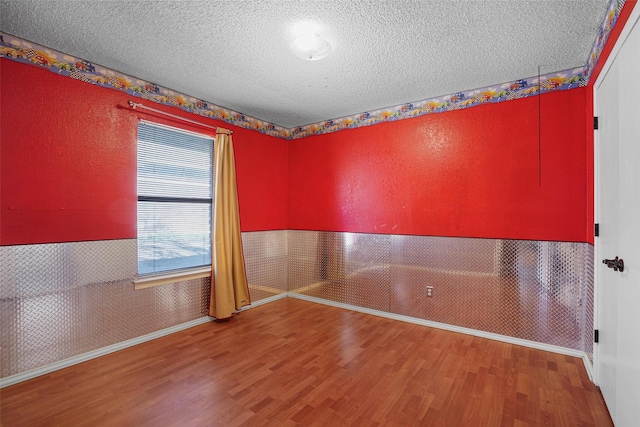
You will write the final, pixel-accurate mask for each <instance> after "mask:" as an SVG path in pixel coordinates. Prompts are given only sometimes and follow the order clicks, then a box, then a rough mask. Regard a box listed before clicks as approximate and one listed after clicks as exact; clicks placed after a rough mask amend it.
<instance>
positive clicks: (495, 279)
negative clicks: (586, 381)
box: [289, 231, 593, 355]
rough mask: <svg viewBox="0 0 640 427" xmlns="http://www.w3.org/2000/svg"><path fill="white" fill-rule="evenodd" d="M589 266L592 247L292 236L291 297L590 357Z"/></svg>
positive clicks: (378, 236) (355, 235) (337, 235)
mask: <svg viewBox="0 0 640 427" xmlns="http://www.w3.org/2000/svg"><path fill="white" fill-rule="evenodd" d="M592 264H593V247H592V246H591V245H589V244H587V243H565V242H547V241H524V240H500V239H471V238H451V237H424V236H399V235H381V234H360V233H331V232H315V231H289V292H292V293H299V294H304V295H309V296H313V297H317V298H322V299H326V300H330V301H336V302H340V303H345V304H352V305H356V306H360V307H367V308H371V309H375V310H380V311H384V312H389V313H395V314H401V315H406V316H411V317H416V318H420V319H426V320H431V321H436V322H441V323H446V324H450V325H456V326H462V327H466V328H471V329H476V330H480V331H486V332H492V333H497V334H501V335H507V336H512V337H516V338H522V339H526V340H531V341H537V342H541V343H546V344H553V345H557V346H561V347H566V348H571V349H575V350H582V351H585V352H586V353H587V354H589V355H590V354H591V353H592V333H593V327H592V321H593V275H592ZM427 286H432V287H433V294H432V295H433V296H432V297H427V295H426V287H427Z"/></svg>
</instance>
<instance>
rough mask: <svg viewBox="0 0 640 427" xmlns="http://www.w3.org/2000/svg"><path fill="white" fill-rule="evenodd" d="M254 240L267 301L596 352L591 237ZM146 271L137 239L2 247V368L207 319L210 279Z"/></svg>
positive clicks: (252, 254) (36, 363)
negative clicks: (296, 299) (299, 299)
mask: <svg viewBox="0 0 640 427" xmlns="http://www.w3.org/2000/svg"><path fill="white" fill-rule="evenodd" d="M243 246H244V251H245V261H246V266H247V275H248V279H249V289H250V292H251V297H252V301H253V302H256V301H259V300H261V299H264V298H268V297H271V296H275V295H279V294H284V293H286V292H287V291H289V292H293V293H299V294H304V295H310V296H314V297H317V298H323V299H327V300H331V301H336V302H341V303H346V304H352V305H355V306H361V307H368V308H372V309H375V310H380V311H384V312H389V313H396V314H401V315H406V316H411V317H416V318H420V319H427V320H432V321H437V322H442V323H447V324H451V325H457V326H462V327H467V328H472V329H477V330H482V331H487V332H493V333H498V334H503V335H508V336H513V337H516V338H523V339H527V340H533V341H538V342H542V343H547V344H553V345H558V346H561V347H567V348H572V349H576V350H582V351H585V352H586V353H587V354H588V355H591V353H592V350H593V348H592V342H591V341H592V340H591V338H592V331H593V325H592V321H593V275H592V264H593V248H592V246H591V245H589V244H586V243H563V242H544V241H516V240H498V239H470V238H449V237H424V236H401V235H384V234H361V233H332V232H315V231H295V230H289V231H287V230H276V231H264V232H245V233H243ZM135 275H136V241H135V239H124V240H108V241H94V242H75V243H62V244H42V245H20V246H3V247H0V323H1V324H2V329H1V332H0V344H1V350H0V352H1V353H0V357H1V360H2V370H1V376H2V377H7V376H10V375H14V374H17V373H20V372H24V371H26V370H29V369H34V368H37V367H40V366H44V365H47V364H51V363H54V362H57V361H60V360H63V359H66V358H69V357H72V356H76V355H79V354H82V353H85V352H88V351H91V350H95V349H98V348H101V347H105V346H108V345H111V344H116V343H119V342H122V341H125V340H128V339H131V338H135V337H138V336H141V335H144V334H148V333H151V332H154V331H157V330H160V329H164V328H168V327H171V326H175V325H178V324H181V323H184V322H187V321H190V320H194V319H197V318H201V317H203V316H206V313H207V304H208V298H209V279H198V280H191V281H186V282H179V283H175V284H169V285H163V286H157V287H153V288H148V289H143V290H139V291H135V290H134V289H133V284H132V280H133V278H134V277H135ZM426 286H433V296H432V297H427V296H426Z"/></svg>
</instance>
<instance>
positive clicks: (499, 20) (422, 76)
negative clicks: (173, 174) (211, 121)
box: [0, 0, 609, 128]
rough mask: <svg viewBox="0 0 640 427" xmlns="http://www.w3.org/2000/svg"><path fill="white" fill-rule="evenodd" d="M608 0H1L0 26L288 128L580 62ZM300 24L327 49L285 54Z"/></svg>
mask: <svg viewBox="0 0 640 427" xmlns="http://www.w3.org/2000/svg"><path fill="white" fill-rule="evenodd" d="M608 4H609V1H608V0H574V1H564V0H555V1H533V0H510V1H509V0H502V1H494V0H484V1H453V0H451V1H409V0H406V1H402V0H395V1H382V0H379V1H364V0H331V1H291V0H262V1H243V0H236V1H233V0H228V1H211V0H210V1H135V0H111V1H98V0H94V1H81V0H76V1H69V0H64V1H56V0H44V1H42V0H37V1H28V0H21V1H6V0H0V8H1V9H0V30H2V31H4V32H6V33H8V34H12V35H14V36H17V37H20V38H23V39H26V40H29V41H32V42H34V43H38V44H40V45H43V46H47V47H49V48H52V49H55V50H58V51H61V52H65V53H67V54H70V55H73V56H76V57H79V58H83V59H86V60H89V61H92V62H94V63H96V64H100V65H102V66H104V67H107V68H111V69H113V70H117V71H120V72H123V73H126V74H129V75H131V76H134V77H138V78H140V79H144V80H146V81H151V82H154V83H156V84H158V85H161V86H164V87H168V88H171V89H173V90H176V91H178V92H182V93H184V94H187V95H191V96H194V97H197V98H200V99H203V100H206V101H208V102H210V103H213V104H217V105H220V106H222V107H226V108H229V109H232V110H235V111H239V112H242V113H244V114H247V115H249V116H253V117H256V118H259V119H262V120H266V121H269V122H271V123H274V124H277V125H280V126H284V127H287V128H291V127H295V126H299V125H304V124H309V123H315V122H320V121H323V120H327V119H333V118H338V117H343V116H346V115H350V114H356V113H360V112H364V111H371V110H375V109H378V108H383V107H388V106H393V105H398V104H402V103H405V102H413V101H419V100H423V99H427V98H432V97H436V96H442V95H446V94H451V93H455V92H460V91H465V90H470V89H474V88H480V87H485V86H490V85H495V84H500V83H503V82H509V81H514V80H517V79H520V78H526V77H531V76H535V75H537V74H538V72H539V71H540V72H541V73H543V74H544V73H550V72H554V71H561V70H566V69H570V68H574V67H580V66H583V65H584V64H585V63H586V61H587V59H588V56H589V52H590V50H591V48H592V47H593V44H594V41H595V39H596V36H597V35H598V31H599V29H600V26H601V24H602V22H603V20H604V17H605V13H606V9H607V6H608ZM301 22H312V23H314V24H316V25H318V26H319V27H320V28H319V29H318V30H317V32H318V33H319V34H320V35H321V36H323V37H324V38H326V39H327V40H328V41H329V42H330V43H331V44H332V46H333V52H332V53H331V54H330V55H329V56H328V57H326V58H324V59H321V60H318V61H305V60H303V59H300V58H298V57H296V56H295V55H294V54H293V53H292V51H291V50H290V49H289V44H290V43H291V41H292V39H293V34H294V32H295V29H296V26H297V25H299V24H300V23H301ZM539 68H540V69H539Z"/></svg>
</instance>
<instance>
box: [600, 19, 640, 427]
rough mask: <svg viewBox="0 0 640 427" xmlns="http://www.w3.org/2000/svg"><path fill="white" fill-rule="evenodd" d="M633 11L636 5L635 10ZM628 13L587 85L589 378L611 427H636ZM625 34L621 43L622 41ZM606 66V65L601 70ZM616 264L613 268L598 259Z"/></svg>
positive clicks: (634, 114)
mask: <svg viewBox="0 0 640 427" xmlns="http://www.w3.org/2000/svg"><path fill="white" fill-rule="evenodd" d="M636 9H638V7H637V6H636ZM636 12H638V10H635V11H634V13H633V14H632V16H631V18H630V19H629V21H628V23H627V26H626V29H627V30H628V29H629V28H631V31H630V33H629V32H628V31H625V32H623V34H622V35H621V37H620V39H619V41H618V46H620V44H621V43H622V45H621V46H622V47H620V48H619V50H618V51H617V52H618V53H617V56H615V57H614V55H616V54H615V52H616V51H615V50H614V53H612V55H611V57H612V59H613V62H612V63H611V61H608V64H609V63H611V67H610V68H609V69H608V70H607V69H606V67H605V69H603V71H602V75H601V76H600V78H599V79H598V81H597V82H596V85H595V90H596V94H595V96H596V97H595V108H596V111H597V116H598V118H599V130H597V131H596V165H597V166H596V168H597V170H596V176H597V183H596V185H597V192H596V199H597V201H596V217H597V220H596V221H597V222H598V223H599V224H600V237H597V238H596V251H595V253H596V256H597V259H596V268H595V270H596V271H595V274H596V276H595V279H596V325H597V328H598V330H599V338H600V343H599V344H596V359H595V362H596V365H595V368H596V376H597V382H598V385H599V386H600V388H601V390H602V394H603V396H604V399H605V402H606V403H607V407H608V408H609V412H610V413H611V417H612V418H613V421H614V423H615V425H616V426H618V427H626V426H634V427H637V426H639V425H640V22H639V21H638V16H639V14H638V13H636ZM626 35H628V37H627V38H626V39H625V36H626ZM608 64H607V65H608ZM616 256H617V257H620V258H622V259H623V260H624V271H623V272H620V271H617V272H616V271H614V269H612V268H608V267H607V266H606V265H605V264H603V263H602V260H603V259H604V258H607V259H614V258H615V257H616Z"/></svg>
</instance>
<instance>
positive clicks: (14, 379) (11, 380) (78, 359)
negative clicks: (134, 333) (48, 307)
mask: <svg viewBox="0 0 640 427" xmlns="http://www.w3.org/2000/svg"><path fill="white" fill-rule="evenodd" d="M286 296H287V294H286V293H282V294H280V295H275V296H272V297H269V298H264V299H261V300H258V301H256V302H254V303H252V304H251V305H248V306H246V307H243V308H242V309H241V310H240V311H243V310H248V309H250V308H253V307H258V306H260V305H263V304H267V303H270V302H272V301H275V300H278V299H281V298H286ZM212 320H213V317H209V316H205V317H201V318H199V319H195V320H191V321H189V322H186V323H181V324H179V325H175V326H171V327H169V328H166V329H162V330H159V331H155V332H151V333H150V334H146V335H142V336H140V337H136V338H132V339H130V340H126V341H122V342H119V343H116V344H112V345H109V346H106V347H102V348H98V349H96V350H92V351H89V352H87V353H83V354H79V355H77V356H73V357H70V358H68V359H64V360H60V361H58V362H54V363H51V364H49V365H45V366H41V367H39V368H35V369H31V370H28V371H24V372H20V373H19V374H15V375H11V376H8V377H5V378H0V388H3V387H8V386H10V385H13V384H17V383H20V382H22V381H27V380H30V379H32V378H36V377H39V376H41V375H46V374H49V373H51V372H53V371H57V370H59V369H63V368H67V367H69V366H73V365H77V364H78V363H82V362H86V361H88V360H91V359H95V358H96V357H100V356H104V355H106V354H109V353H113V352H116V351H118V350H122V349H125V348H127V347H133V346H134V345H138V344H142V343H143V342H146V341H151V340H154V339H156V338H160V337H163V336H165V335H169V334H173V333H174V332H178V331H182V330H183V329H188V328H192V327H194V326H198V325H201V324H203V323H207V322H210V321H212Z"/></svg>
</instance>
